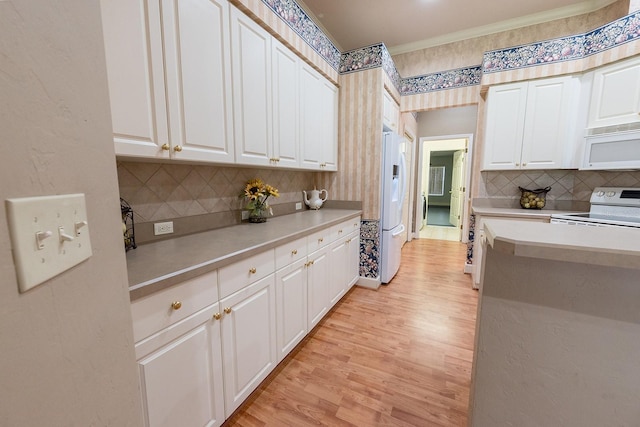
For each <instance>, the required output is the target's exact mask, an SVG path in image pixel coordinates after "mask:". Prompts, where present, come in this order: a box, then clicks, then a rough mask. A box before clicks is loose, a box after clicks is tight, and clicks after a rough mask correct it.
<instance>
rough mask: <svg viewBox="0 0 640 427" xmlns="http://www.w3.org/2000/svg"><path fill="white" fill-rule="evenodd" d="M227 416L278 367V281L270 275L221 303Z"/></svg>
mask: <svg viewBox="0 0 640 427" xmlns="http://www.w3.org/2000/svg"><path fill="white" fill-rule="evenodd" d="M220 307H221V308H222V311H223V317H222V322H221V325H222V326H221V327H222V350H223V372H224V388H225V410H226V413H227V416H229V415H231V413H232V412H233V411H234V410H235V409H236V408H237V407H238V406H239V405H240V404H241V403H242V402H243V401H244V400H245V399H246V398H247V397H248V396H249V394H251V392H252V391H253V390H255V388H256V387H257V386H258V385H259V384H260V382H261V381H262V380H264V379H265V378H266V377H267V375H269V373H270V372H271V371H272V370H273V368H274V367H275V366H276V364H277V357H276V310H275V278H274V275H273V274H272V275H270V276H268V277H266V278H264V279H262V280H259V281H258V282H255V283H253V284H251V285H249V286H247V287H246V288H244V289H242V290H240V291H238V292H236V293H235V294H233V295H231V296H229V297H227V298H224V299H223V300H221V301H220Z"/></svg>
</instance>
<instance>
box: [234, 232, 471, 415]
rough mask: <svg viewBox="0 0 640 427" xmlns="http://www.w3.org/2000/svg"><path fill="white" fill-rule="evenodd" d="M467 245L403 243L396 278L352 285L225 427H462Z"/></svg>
mask: <svg viewBox="0 0 640 427" xmlns="http://www.w3.org/2000/svg"><path fill="white" fill-rule="evenodd" d="M465 254H466V246H465V245H464V244H462V243H460V242H451V241H444V240H429V239H420V240H413V241H412V242H410V243H407V244H405V246H404V248H403V252H402V265H401V267H400V271H399V272H398V274H397V275H396V277H395V278H394V279H393V280H392V281H391V283H389V284H388V285H386V286H384V285H383V286H381V287H380V289H378V290H377V291H374V290H370V289H365V288H359V287H354V288H353V289H352V290H351V291H350V292H349V293H348V294H347V295H346V296H345V297H344V298H343V299H342V300H341V301H340V302H339V303H338V304H337V305H336V306H335V307H334V309H333V310H332V311H331V312H330V313H329V314H328V315H327V316H326V317H325V318H324V319H323V320H322V322H321V323H320V324H319V325H318V327H317V328H316V329H314V330H313V331H312V332H311V333H310V334H309V335H308V336H307V338H306V339H305V340H304V341H303V342H302V343H301V344H300V345H299V346H298V347H297V348H296V349H295V350H294V351H293V352H292V353H291V354H290V355H289V356H288V357H287V358H286V359H285V360H284V361H283V362H282V363H281V364H280V365H279V366H278V367H277V368H276V370H275V371H274V372H273V373H272V375H271V376H270V377H269V378H267V380H265V382H264V383H263V384H262V385H261V386H260V387H259V388H258V389H257V390H256V391H255V392H254V393H253V394H252V395H251V396H250V397H249V399H248V400H247V401H246V402H245V403H244V404H243V406H241V407H240V408H239V409H238V411H236V413H235V414H234V415H233V416H232V417H231V418H230V419H229V420H227V422H226V423H225V427H226V426H358V427H363V426H465V425H466V423H467V409H468V408H467V406H468V400H469V384H470V378H471V362H472V356H473V344H474V333H475V318H476V304H477V292H476V291H474V290H472V289H471V278H470V277H469V276H468V275H464V274H463V272H462V269H463V265H464V259H465Z"/></svg>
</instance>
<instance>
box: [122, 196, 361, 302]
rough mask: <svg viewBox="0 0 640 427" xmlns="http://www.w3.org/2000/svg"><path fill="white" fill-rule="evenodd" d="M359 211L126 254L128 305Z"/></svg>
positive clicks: (301, 216)
mask: <svg viewBox="0 0 640 427" xmlns="http://www.w3.org/2000/svg"><path fill="white" fill-rule="evenodd" d="M361 214H362V211H360V210H351V209H328V208H323V209H320V210H317V211H314V210H305V211H303V212H298V213H294V214H290V215H282V216H278V217H273V218H269V219H268V221H267V222H266V223H261V224H251V223H242V224H240V225H235V226H231V227H225V228H219V229H216V230H210V231H205V232H201V233H196V234H191V235H188V236H182V237H177V238H174V239H169V240H163V241H159V242H154V243H148V244H145V245H140V246H138V248H137V249H134V250H131V251H129V252H127V272H128V275H129V295H130V298H131V300H134V299H137V298H140V297H143V296H146V295H149V294H151V293H153V292H157V291H158V290H161V289H164V288H167V287H169V286H173V285H175V284H178V283H181V282H183V281H185V280H187V279H191V278H193V277H196V276H199V275H201V274H204V273H207V272H209V271H213V270H215V269H217V268H220V267H223V266H225V265H229V264H232V263H234V262H236V261H239V260H241V259H244V258H246V257H248V256H252V255H256V254H258V253H260V252H263V251H265V250H268V249H271V248H275V247H277V246H280V245H282V244H284V243H288V242H290V241H293V240H296V239H298V238H301V237H304V236H307V235H308V234H310V233H313V232H315V231H319V230H321V229H323V228H326V227H330V226H332V225H336V224H339V223H341V222H342V221H347V220H349V219H351V218H354V217H357V216H359V215H361Z"/></svg>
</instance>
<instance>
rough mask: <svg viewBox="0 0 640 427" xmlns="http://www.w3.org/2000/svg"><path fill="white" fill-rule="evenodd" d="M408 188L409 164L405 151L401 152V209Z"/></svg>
mask: <svg viewBox="0 0 640 427" xmlns="http://www.w3.org/2000/svg"><path fill="white" fill-rule="evenodd" d="M406 190H407V164H406V161H405V158H404V153H403V152H400V197H399V199H400V201H399V205H400V209H402V205H403V203H404V196H405V194H404V193H405V191H406Z"/></svg>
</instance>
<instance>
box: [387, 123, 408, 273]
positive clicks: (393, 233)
mask: <svg viewBox="0 0 640 427" xmlns="http://www.w3.org/2000/svg"><path fill="white" fill-rule="evenodd" d="M400 142H401V138H400V136H399V135H397V134H395V133H393V132H384V133H383V138H382V147H383V148H382V149H383V151H382V216H381V221H380V223H381V226H382V242H381V247H380V281H381V282H382V283H389V282H390V281H391V279H393V277H394V276H395V275H396V273H397V272H398V268H399V267H400V253H401V249H402V244H403V243H404V236H405V233H404V230H405V228H404V225H403V224H402V202H403V201H404V193H405V189H406V184H407V178H406V165H405V161H404V153H402V151H401V150H400Z"/></svg>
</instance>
